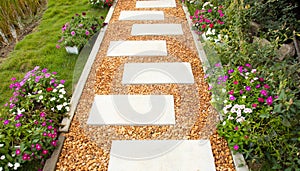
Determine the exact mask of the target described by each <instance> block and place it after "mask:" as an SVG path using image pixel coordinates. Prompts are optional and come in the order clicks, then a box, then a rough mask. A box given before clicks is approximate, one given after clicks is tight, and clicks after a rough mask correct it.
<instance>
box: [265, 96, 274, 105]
mask: <svg viewBox="0 0 300 171" xmlns="http://www.w3.org/2000/svg"><path fill="white" fill-rule="evenodd" d="M266 102H267V104H268V105H272V103H273V98H272V96H269V97H268V98H267V99H266Z"/></svg>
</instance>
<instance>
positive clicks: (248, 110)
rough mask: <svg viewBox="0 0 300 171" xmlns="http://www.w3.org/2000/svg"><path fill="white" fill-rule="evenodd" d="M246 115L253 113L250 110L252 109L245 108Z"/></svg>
mask: <svg viewBox="0 0 300 171" xmlns="http://www.w3.org/2000/svg"><path fill="white" fill-rule="evenodd" d="M244 113H252V109H250V108H245V109H244Z"/></svg>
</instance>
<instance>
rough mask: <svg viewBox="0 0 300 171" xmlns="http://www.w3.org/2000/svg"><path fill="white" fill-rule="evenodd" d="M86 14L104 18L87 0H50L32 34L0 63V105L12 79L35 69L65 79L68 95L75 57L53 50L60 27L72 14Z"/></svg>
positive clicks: (103, 14) (7, 97)
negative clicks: (46, 70) (52, 73)
mask: <svg viewBox="0 0 300 171" xmlns="http://www.w3.org/2000/svg"><path fill="white" fill-rule="evenodd" d="M83 11H84V12H87V15H88V16H92V15H93V16H97V17H98V16H99V17H100V16H104V17H105V16H106V14H107V12H108V10H107V9H93V8H91V6H90V5H89V4H88V0H81V1H78V0H68V1H65V0H49V1H48V5H47V10H46V11H45V13H44V14H43V17H42V21H41V23H40V25H39V26H38V28H37V29H35V30H36V31H35V32H34V33H31V34H29V35H27V36H26V37H25V38H24V39H23V40H22V41H20V42H19V43H17V45H16V46H15V49H14V50H13V52H12V53H10V55H9V56H8V59H6V60H5V61H4V62H2V63H1V64H0V80H1V81H0V106H3V104H5V103H6V102H8V101H9V98H10V97H11V95H12V90H10V89H9V85H10V84H11V80H10V79H11V77H16V78H17V80H20V79H22V78H23V76H24V74H26V73H27V72H28V71H30V70H32V69H33V68H34V67H35V66H37V65H38V66H40V67H41V68H48V69H49V71H51V72H53V71H56V72H58V74H59V76H60V79H65V80H66V84H65V85H66V89H67V91H68V92H69V94H70V93H71V90H72V79H73V71H74V67H75V64H76V60H77V58H78V56H77V55H70V54H67V53H66V51H65V49H64V48H61V49H56V48H55V45H56V43H57V40H58V39H59V38H60V33H61V27H62V26H63V24H65V23H66V22H68V21H70V19H71V18H72V17H73V16H74V14H75V13H78V14H80V13H82V12H83Z"/></svg>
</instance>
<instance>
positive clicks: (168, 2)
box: [135, 0, 176, 8]
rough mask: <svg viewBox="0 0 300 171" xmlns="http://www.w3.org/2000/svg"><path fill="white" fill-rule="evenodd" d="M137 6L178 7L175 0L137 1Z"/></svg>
mask: <svg viewBox="0 0 300 171" xmlns="http://www.w3.org/2000/svg"><path fill="white" fill-rule="evenodd" d="M135 7H136V8H173V7H176V1H175V0H159V1H155V0H152V1H136V6H135Z"/></svg>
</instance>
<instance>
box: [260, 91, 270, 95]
mask: <svg viewBox="0 0 300 171" xmlns="http://www.w3.org/2000/svg"><path fill="white" fill-rule="evenodd" d="M260 94H262V95H263V96H268V91H267V90H261V91H260Z"/></svg>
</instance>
